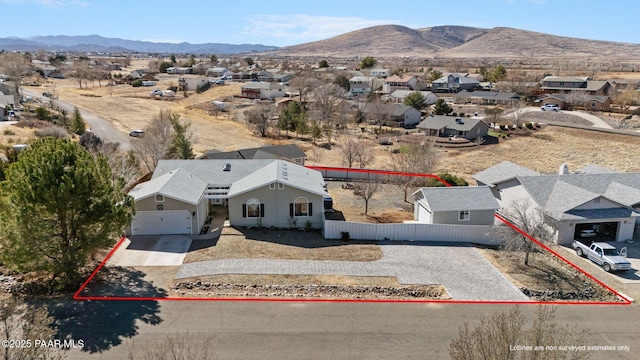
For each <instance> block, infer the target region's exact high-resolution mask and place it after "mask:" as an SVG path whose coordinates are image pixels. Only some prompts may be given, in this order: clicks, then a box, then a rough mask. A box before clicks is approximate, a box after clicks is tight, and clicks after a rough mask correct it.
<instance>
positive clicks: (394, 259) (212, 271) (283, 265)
mask: <svg viewBox="0 0 640 360" xmlns="http://www.w3.org/2000/svg"><path fill="white" fill-rule="evenodd" d="M381 248H382V251H383V253H384V256H383V258H382V259H381V260H378V261H371V262H362V261H303V260H272V259H225V260H214V261H203V262H197V263H189V264H184V265H182V266H181V267H180V270H179V271H178V274H177V275H176V278H177V279H182V278H189V277H194V276H205V275H221V274H287V275H347V276H397V277H398V280H399V281H400V283H402V284H427V285H428V284H441V285H443V286H444V287H445V288H446V289H447V291H448V292H449V294H450V295H451V297H452V298H453V299H454V300H514V301H528V300H529V298H527V297H526V296H525V295H524V294H522V292H521V291H520V290H519V289H518V288H517V287H516V286H514V285H513V284H512V283H511V282H510V281H509V280H507V278H506V277H505V276H504V275H503V274H502V273H500V272H499V271H498V270H497V269H496V268H495V267H494V266H493V265H492V264H491V263H490V262H489V261H488V260H487V259H485V258H484V257H483V256H482V255H481V254H480V253H479V252H478V251H477V250H476V249H475V248H474V247H473V246H471V245H456V246H450V245H447V244H437V243H429V244H425V243H419V242H415V243H409V242H389V243H384V244H381Z"/></svg>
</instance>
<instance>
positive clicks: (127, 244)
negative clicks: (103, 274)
mask: <svg viewBox="0 0 640 360" xmlns="http://www.w3.org/2000/svg"><path fill="white" fill-rule="evenodd" d="M156 241H157V239H155V240H152V239H144V241H142V242H141V241H139V239H133V240H131V239H125V240H124V242H123V243H122V244H121V245H120V247H119V248H118V250H116V252H115V253H113V255H112V256H111V258H109V261H108V262H107V264H109V265H114V266H124V267H130V266H141V265H142V264H144V262H145V261H147V258H148V257H149V255H150V254H151V249H152V248H153V246H155V244H156Z"/></svg>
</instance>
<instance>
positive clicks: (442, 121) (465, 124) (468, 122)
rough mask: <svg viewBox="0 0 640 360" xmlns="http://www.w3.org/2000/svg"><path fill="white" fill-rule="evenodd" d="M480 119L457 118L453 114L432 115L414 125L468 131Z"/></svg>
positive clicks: (420, 127)
mask: <svg viewBox="0 0 640 360" xmlns="http://www.w3.org/2000/svg"><path fill="white" fill-rule="evenodd" d="M457 120H459V121H457ZM481 121H482V119H479V118H467V117H463V118H457V117H454V116H443V115H433V116H428V117H426V118H425V119H424V120H422V121H421V122H420V124H418V125H417V126H416V127H417V128H419V129H430V130H440V129H444V128H447V129H452V130H458V131H469V130H471V129H473V128H474V127H475V126H476V125H477V124H478V123H479V122H481Z"/></svg>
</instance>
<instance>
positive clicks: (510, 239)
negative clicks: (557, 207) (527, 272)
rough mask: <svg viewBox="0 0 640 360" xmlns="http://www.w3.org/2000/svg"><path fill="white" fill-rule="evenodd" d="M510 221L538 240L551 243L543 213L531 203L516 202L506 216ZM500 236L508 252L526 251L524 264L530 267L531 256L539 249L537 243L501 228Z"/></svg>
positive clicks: (506, 212) (527, 201) (548, 228)
mask: <svg viewBox="0 0 640 360" xmlns="http://www.w3.org/2000/svg"><path fill="white" fill-rule="evenodd" d="M504 215H505V216H506V217H507V219H508V220H509V221H511V222H512V223H513V224H514V225H516V226H517V227H519V228H520V230H522V231H524V232H525V233H527V234H529V235H530V236H531V237H533V238H534V239H536V240H540V241H550V240H551V236H552V234H551V230H550V227H549V224H548V222H549V221H550V220H547V221H545V217H544V215H543V214H542V213H540V212H539V211H538V210H536V209H535V206H534V205H533V204H532V203H531V201H529V200H528V199H527V200H517V201H514V202H513V203H512V204H511V205H510V206H509V209H508V210H507V211H505V214H504ZM498 231H500V236H501V237H502V239H503V240H504V241H505V245H504V249H505V250H508V251H524V252H525V256H524V264H525V265H529V255H530V254H531V253H532V252H534V251H535V250H536V249H537V246H536V244H535V243H533V242H532V241H531V240H529V239H527V238H526V237H525V236H523V235H521V234H519V233H517V232H516V231H514V230H512V229H510V228H506V227H499V229H498Z"/></svg>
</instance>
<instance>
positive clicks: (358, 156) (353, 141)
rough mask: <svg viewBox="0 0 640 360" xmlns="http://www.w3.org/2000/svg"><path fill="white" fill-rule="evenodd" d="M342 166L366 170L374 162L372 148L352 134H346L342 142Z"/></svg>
mask: <svg viewBox="0 0 640 360" xmlns="http://www.w3.org/2000/svg"><path fill="white" fill-rule="evenodd" d="M341 152H342V164H343V165H346V166H347V167H353V166H358V167H359V168H365V167H367V166H368V165H369V164H371V162H372V161H373V153H372V149H371V146H369V144H367V143H366V142H365V141H364V140H361V139H358V138H357V137H356V136H354V135H351V134H345V135H344V140H343V141H342V147H341Z"/></svg>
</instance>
